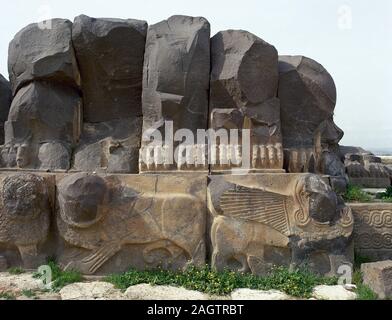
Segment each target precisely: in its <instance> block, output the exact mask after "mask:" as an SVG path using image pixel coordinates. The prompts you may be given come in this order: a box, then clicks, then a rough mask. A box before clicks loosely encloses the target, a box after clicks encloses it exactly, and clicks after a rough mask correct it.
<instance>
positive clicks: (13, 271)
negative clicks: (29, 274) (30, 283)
mask: <svg viewBox="0 0 392 320" xmlns="http://www.w3.org/2000/svg"><path fill="white" fill-rule="evenodd" d="M25 272H26V271H24V270H23V269H22V268H17V267H16V268H10V269H8V273H9V274H12V275H20V274H23V273H25Z"/></svg>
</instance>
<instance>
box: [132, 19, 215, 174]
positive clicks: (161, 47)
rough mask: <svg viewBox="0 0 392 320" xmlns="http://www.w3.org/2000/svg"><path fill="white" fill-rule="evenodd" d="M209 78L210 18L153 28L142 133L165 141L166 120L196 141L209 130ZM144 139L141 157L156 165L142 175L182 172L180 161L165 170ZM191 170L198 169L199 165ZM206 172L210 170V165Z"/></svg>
mask: <svg viewBox="0 0 392 320" xmlns="http://www.w3.org/2000/svg"><path fill="white" fill-rule="evenodd" d="M209 78H210V24H209V23H208V21H207V20H206V19H204V18H201V17H188V16H172V17H170V18H169V19H168V20H165V21H162V22H159V23H157V24H155V25H152V26H150V28H149V30H148V33H147V42H146V53H145V61H144V80H143V132H146V131H147V130H149V129H151V130H150V131H151V132H150V133H149V136H151V135H152V133H154V132H158V133H160V134H161V135H162V136H163V138H165V130H164V126H163V125H164V123H163V122H164V121H172V122H173V130H174V132H176V131H177V130H178V129H187V130H190V132H191V133H193V134H194V137H196V136H197V135H196V133H197V130H198V129H207V123H208V120H207V119H208V90H209V82H210V81H209ZM146 138H149V137H146ZM167 138H169V139H171V140H173V138H171V137H167ZM145 140H146V141H144V143H143V144H142V150H141V153H142V154H144V157H148V158H150V159H151V160H152V165H151V166H150V167H147V166H146V162H145V161H144V163H143V164H142V165H141V168H140V170H141V171H142V172H149V171H153V172H154V171H170V170H177V169H178V165H177V164H178V162H179V161H174V162H173V161H171V163H169V165H168V166H164V167H163V168H160V163H159V161H158V159H157V158H159V155H158V154H156V155H155V154H150V151H149V149H148V148H146V146H147V145H148V144H149V142H150V140H149V139H145ZM162 141H163V140H162ZM189 143H190V144H191V145H193V144H195V141H191V142H189ZM162 147H163V146H162ZM175 147H176V145H175ZM155 151H156V152H161V151H162V148H161V149H157V150H154V152H155ZM184 152H185V151H184ZM141 157H142V155H141ZM177 160H178V159H177ZM189 165H190V166H192V167H193V168H196V167H197V165H196V164H195V163H194V162H193V163H189ZM202 167H204V169H206V168H205V164H203V165H202Z"/></svg>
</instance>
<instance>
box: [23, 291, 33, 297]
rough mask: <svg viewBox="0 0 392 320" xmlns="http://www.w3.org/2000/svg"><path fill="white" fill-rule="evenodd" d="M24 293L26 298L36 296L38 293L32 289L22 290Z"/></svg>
mask: <svg viewBox="0 0 392 320" xmlns="http://www.w3.org/2000/svg"><path fill="white" fill-rule="evenodd" d="M22 294H23V295H24V296H25V297H26V298H35V297H36V294H35V292H34V291H32V290H22Z"/></svg>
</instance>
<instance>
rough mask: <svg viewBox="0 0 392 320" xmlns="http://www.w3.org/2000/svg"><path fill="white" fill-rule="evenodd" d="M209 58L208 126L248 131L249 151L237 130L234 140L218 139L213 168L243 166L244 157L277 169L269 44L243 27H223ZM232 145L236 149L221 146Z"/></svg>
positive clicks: (273, 61)
mask: <svg viewBox="0 0 392 320" xmlns="http://www.w3.org/2000/svg"><path fill="white" fill-rule="evenodd" d="M211 57H212V61H211V63H212V71H211V88H210V128H212V129H214V130H216V131H218V130H221V129H225V130H228V132H229V131H230V130H231V129H238V130H240V132H241V130H243V129H249V130H250V137H248V138H249V139H250V150H244V149H243V148H241V145H242V144H243V143H245V141H244V140H245V137H243V136H242V135H241V136H240V139H239V141H238V142H237V143H233V142H232V141H229V142H226V144H227V145H225V144H224V143H222V142H219V143H218V145H219V146H218V147H217V151H216V159H214V160H215V163H216V165H215V166H213V170H214V171H215V170H216V171H221V170H227V169H231V168H233V167H241V166H247V164H245V161H246V160H245V159H244V158H245V157H246V158H247V159H248V160H247V162H248V168H249V169H283V147H282V135H281V125H280V102H279V99H277V98H276V94H277V90H278V81H279V68H278V52H277V51H276V49H275V47H273V46H272V45H270V44H268V43H266V42H265V41H263V40H262V39H260V38H258V37H256V36H255V35H253V34H251V33H249V32H246V31H237V30H228V31H223V32H219V33H218V34H217V35H215V36H214V37H213V38H212V40H211ZM236 144H238V148H239V149H241V150H240V151H239V152H236V151H234V152H233V151H232V150H226V149H227V148H228V147H233V146H234V147H235V146H236ZM238 153H239V154H238ZM225 158H228V159H225ZM237 158H238V159H237ZM214 160H213V161H214Z"/></svg>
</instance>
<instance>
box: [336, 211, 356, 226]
mask: <svg viewBox="0 0 392 320" xmlns="http://www.w3.org/2000/svg"><path fill="white" fill-rule="evenodd" d="M339 224H340V225H341V226H342V227H343V228H349V227H351V226H352V225H353V224H354V216H353V214H352V210H351V208H350V207H344V208H343V209H342V217H341V219H340V221H339Z"/></svg>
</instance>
